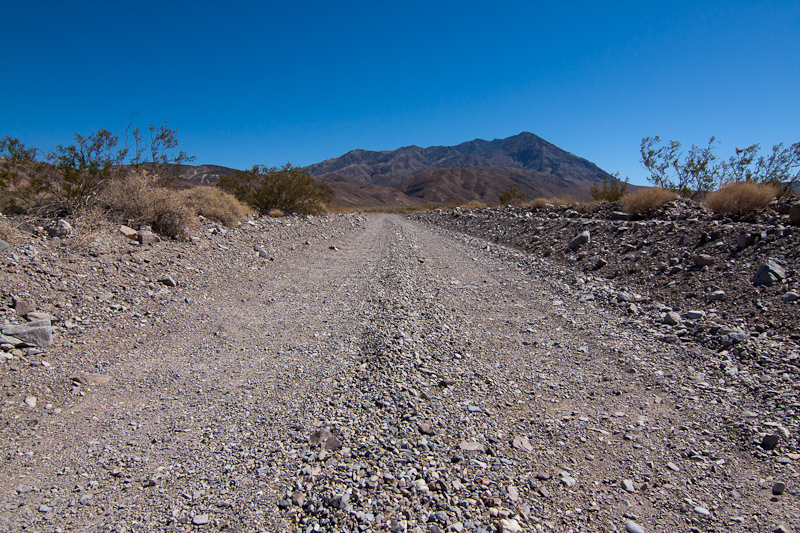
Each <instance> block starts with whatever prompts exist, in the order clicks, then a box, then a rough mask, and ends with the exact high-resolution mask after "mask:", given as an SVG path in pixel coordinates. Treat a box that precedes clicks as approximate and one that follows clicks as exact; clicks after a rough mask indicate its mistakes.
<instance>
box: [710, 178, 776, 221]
mask: <svg viewBox="0 0 800 533" xmlns="http://www.w3.org/2000/svg"><path fill="white" fill-rule="evenodd" d="M777 194H778V188H777V187H776V186H775V185H773V184H771V183H754V182H752V181H741V182H737V181H731V182H728V183H726V184H724V185H723V186H722V187H720V188H719V189H718V190H716V191H713V192H710V193H708V195H707V196H706V198H705V201H704V203H705V205H706V207H708V208H709V209H711V210H712V211H714V212H715V213H717V214H720V215H726V216H742V215H747V214H749V213H754V212H756V211H760V210H762V209H764V208H766V207H767V206H768V205H769V204H770V202H771V201H772V200H773V199H774V198H775V196H776V195H777Z"/></svg>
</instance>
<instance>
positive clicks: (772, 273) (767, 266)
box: [753, 259, 786, 286]
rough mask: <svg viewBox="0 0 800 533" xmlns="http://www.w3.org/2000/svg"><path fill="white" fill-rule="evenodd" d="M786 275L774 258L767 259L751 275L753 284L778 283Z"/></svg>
mask: <svg viewBox="0 0 800 533" xmlns="http://www.w3.org/2000/svg"><path fill="white" fill-rule="evenodd" d="M785 277H786V271H785V270H784V269H783V267H782V266H781V265H779V264H778V262H777V261H775V260H774V259H767V262H766V263H764V264H763V265H762V266H761V268H759V269H758V271H757V272H756V273H755V275H754V276H753V285H755V286H759V285H767V286H769V285H772V284H773V283H780V282H781V281H783V279H784V278H785Z"/></svg>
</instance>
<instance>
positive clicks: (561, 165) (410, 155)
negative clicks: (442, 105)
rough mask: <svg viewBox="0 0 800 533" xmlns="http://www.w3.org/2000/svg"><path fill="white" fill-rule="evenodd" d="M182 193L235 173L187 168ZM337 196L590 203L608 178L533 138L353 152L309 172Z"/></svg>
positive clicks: (395, 202) (357, 203) (364, 201)
mask: <svg viewBox="0 0 800 533" xmlns="http://www.w3.org/2000/svg"><path fill="white" fill-rule="evenodd" d="M182 169H183V170H182V178H183V179H182V182H181V184H180V186H181V187H191V186H196V185H214V184H215V183H216V182H217V181H218V180H219V178H221V177H223V176H233V175H235V170H234V169H231V168H227V167H221V166H216V165H199V166H192V165H184V166H183V167H182ZM306 170H308V171H309V173H310V174H311V175H312V176H315V177H316V178H318V179H321V180H323V181H325V182H327V184H328V185H329V186H330V188H331V190H332V191H333V195H334V199H335V200H334V201H335V203H336V204H338V205H340V206H344V207H359V208H370V207H398V206H418V205H424V204H426V203H438V202H446V201H452V200H455V201H456V202H459V203H463V202H468V201H471V200H477V201H481V202H484V203H487V204H493V203H498V202H499V201H500V199H499V197H500V194H501V193H502V192H503V191H505V190H508V189H509V188H511V187H515V188H517V189H519V190H521V191H523V192H525V193H526V194H527V195H528V198H530V199H534V198H537V197H552V196H561V195H566V194H572V195H575V196H579V197H581V196H588V195H589V189H590V188H591V186H592V185H594V184H595V183H597V182H598V181H600V180H602V179H603V178H604V177H606V176H608V175H609V174H608V173H606V172H605V171H604V170H602V169H601V168H599V167H598V166H597V165H595V164H594V163H591V162H590V161H587V160H586V159H583V158H581V157H578V156H576V155H573V154H571V153H569V152H567V151H565V150H562V149H561V148H559V147H558V146H556V145H554V144H552V143H549V142H547V141H545V140H544V139H542V138H541V137H538V136H536V135H534V134H533V133H528V132H522V133H520V134H519V135H514V136H513V137H508V138H506V139H495V140H493V141H485V140H483V139H475V140H474V141H468V142H464V143H461V144H459V145H457V146H429V147H427V148H422V147H419V146H415V145H411V146H405V147H403V148H398V149H397V150H385V151H380V152H376V151H370V150H351V151H350V152H347V153H346V154H344V155H343V156H341V157H335V158H333V159H327V160H325V161H322V162H321V163H316V164H313V165H310V166H308V167H306Z"/></svg>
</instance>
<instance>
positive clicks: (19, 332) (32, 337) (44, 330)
mask: <svg viewBox="0 0 800 533" xmlns="http://www.w3.org/2000/svg"><path fill="white" fill-rule="evenodd" d="M41 322H46V323H47V325H43V324H41ZM2 334H3V335H4V336H6V335H7V336H8V337H12V338H14V339H18V340H20V341H22V343H23V344H27V345H28V346H37V347H39V348H46V347H48V346H50V345H52V344H53V328H51V327H50V321H49V320H42V321H37V322H30V323H28V324H23V325H20V326H16V325H12V326H4V327H3V328H2ZM9 344H15V345H18V344H17V343H9Z"/></svg>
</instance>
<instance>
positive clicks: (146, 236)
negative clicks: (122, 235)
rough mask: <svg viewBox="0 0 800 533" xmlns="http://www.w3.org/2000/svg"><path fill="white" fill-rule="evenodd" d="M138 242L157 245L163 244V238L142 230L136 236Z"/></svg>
mask: <svg viewBox="0 0 800 533" xmlns="http://www.w3.org/2000/svg"><path fill="white" fill-rule="evenodd" d="M136 240H137V241H139V243H140V244H155V243H157V242H161V238H160V237H159V236H158V235H156V234H155V233H153V232H152V231H147V230H140V231H139V232H137V234H136Z"/></svg>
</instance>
